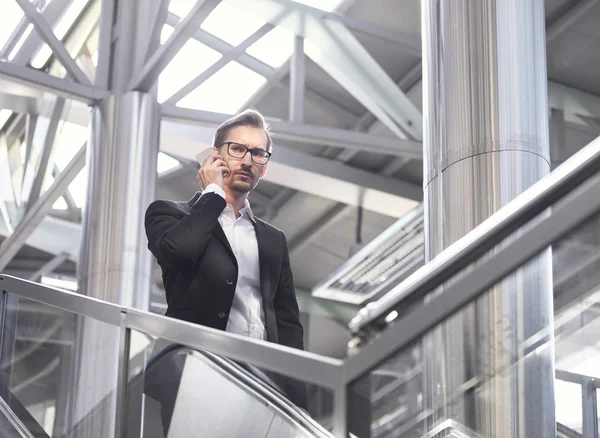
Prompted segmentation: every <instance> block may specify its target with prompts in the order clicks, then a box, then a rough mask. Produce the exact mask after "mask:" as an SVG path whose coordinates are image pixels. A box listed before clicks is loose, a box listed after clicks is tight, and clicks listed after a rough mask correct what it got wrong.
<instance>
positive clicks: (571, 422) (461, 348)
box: [351, 216, 600, 438]
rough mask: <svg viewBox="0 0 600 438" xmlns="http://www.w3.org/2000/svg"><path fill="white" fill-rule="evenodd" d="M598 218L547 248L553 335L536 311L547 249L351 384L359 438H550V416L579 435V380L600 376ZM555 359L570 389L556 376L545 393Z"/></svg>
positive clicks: (543, 284)
mask: <svg viewBox="0 0 600 438" xmlns="http://www.w3.org/2000/svg"><path fill="white" fill-rule="evenodd" d="M598 218H599V217H598V216H595V217H593V218H592V219H590V220H588V221H586V222H585V223H584V224H583V225H582V226H580V227H578V228H576V229H574V230H573V231H572V232H570V233H569V234H568V235H567V236H565V237H564V238H562V239H561V240H560V241H559V242H557V243H556V244H554V245H553V246H552V253H553V254H552V260H553V277H554V278H553V280H554V281H553V284H554V289H553V293H554V328H553V329H554V334H555V336H554V338H553V337H552V336H549V335H548V331H549V329H550V327H551V326H549V325H548V323H547V318H546V319H545V318H544V314H547V313H546V312H540V311H539V310H540V309H543V306H544V302H545V301H544V299H543V297H544V295H543V293H542V292H543V291H544V290H547V289H546V288H547V287H548V283H549V280H550V277H551V275H549V272H548V269H549V266H550V265H549V264H548V261H549V259H550V251H549V250H546V251H543V252H542V253H541V254H540V255H539V256H538V257H536V258H535V259H533V260H532V261H530V262H529V263H527V264H526V265H524V266H523V267H521V268H519V269H518V270H517V271H516V272H514V273H512V274H510V275H509V276H507V277H506V278H505V279H503V280H502V281H500V282H498V283H497V284H496V285H495V286H494V287H493V288H491V289H490V290H489V291H487V292H485V293H484V294H482V295H481V296H480V297H479V298H478V299H477V300H476V301H475V302H474V303H471V304H469V305H468V306H465V308H463V309H462V310H461V311H459V312H457V313H456V314H455V315H453V316H452V317H450V318H448V319H447V320H446V321H444V322H443V323H441V324H439V325H438V326H437V327H436V328H434V329H432V330H430V331H429V332H428V333H427V334H426V335H424V336H422V337H421V338H420V339H418V340H417V341H415V342H414V343H413V344H411V345H409V346H407V347H405V348H404V349H403V350H402V351H400V352H398V353H396V354H395V355H393V357H392V358H390V359H389V360H387V361H386V362H385V363H382V364H380V365H379V366H378V367H377V368H376V369H375V370H373V371H372V372H371V373H369V374H368V375H367V376H364V377H363V378H361V379H360V380H359V381H357V382H356V383H355V385H354V386H353V387H352V388H351V391H352V394H353V395H354V396H356V395H357V394H358V395H360V394H366V396H367V397H368V400H369V402H370V404H371V412H370V415H371V419H370V428H369V430H368V431H366V432H365V433H362V434H361V433H359V434H358V436H360V437H371V438H373V437H383V436H389V434H390V433H392V432H391V431H394V432H393V433H394V436H405V435H404V434H406V436H424V435H426V434H428V433H429V434H431V436H436V437H437V436H446V435H444V434H451V433H454V434H455V435H450V436H466V437H471V436H478V437H479V436H481V437H492V436H551V434H552V433H553V432H552V430H553V426H552V425H551V424H549V423H548V421H547V419H548V418H551V413H548V411H549V410H553V411H555V415H556V421H557V422H558V425H557V427H559V428H560V429H561V430H562V431H563V432H564V433H565V434H571V433H572V432H576V433H580V432H581V428H582V393H581V391H582V390H581V386H580V384H579V383H577V382H578V379H579V377H578V375H581V376H591V377H595V378H598V377H600V338H599V337H598V333H599V332H600V310H599V309H600V306H599V300H600V288H599V285H600V269H599V268H600V257H599V256H598V254H600V226H599V223H598ZM530 226H532V223H529V224H527V227H530ZM469 269H470V268H469ZM462 275H464V272H463V273H459V274H458V275H457V276H455V278H453V279H451V280H450V281H449V282H448V283H447V284H446V286H444V287H447V285H448V284H453V283H454V282H455V281H456V279H457V278H458V277H459V276H462ZM401 319H402V318H398V320H397V321H399V320H401ZM545 320H546V322H544V321H545ZM397 321H396V323H397ZM553 361H554V364H555V369H556V370H560V371H565V372H568V373H571V374H567V373H562V375H563V376H564V375H565V374H567V375H568V376H569V375H570V376H574V377H573V379H575V380H576V383H573V382H572V381H571V380H569V381H568V382H567V381H563V380H558V379H556V380H555V387H554V393H551V392H550V391H549V390H550V389H551V383H550V381H551V379H553V375H552V374H551V372H552V365H553ZM554 394H555V400H554V402H553V401H552V397H553V396H554ZM352 409H353V410H358V411H360V409H359V408H358V407H357V406H356V403H355V402H352ZM351 412H352V411H351ZM354 416H355V415H354V414H351V418H353V417H354ZM535 418H537V420H533V419H535ZM542 419H544V420H543V421H542ZM546 428H549V429H546ZM438 434H439V435H438ZM521 434H524V435H521ZM427 436H429V435H427ZM569 436H570V435H569Z"/></svg>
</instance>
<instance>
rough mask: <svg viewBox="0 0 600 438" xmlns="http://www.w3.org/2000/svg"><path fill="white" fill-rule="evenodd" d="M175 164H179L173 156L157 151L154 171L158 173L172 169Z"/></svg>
mask: <svg viewBox="0 0 600 438" xmlns="http://www.w3.org/2000/svg"><path fill="white" fill-rule="evenodd" d="M177 166H179V161H177V160H176V159H175V158H172V157H169V156H168V155H167V154H163V153H162V152H159V153H158V161H157V165H156V171H157V172H158V173H159V174H161V173H164V172H166V171H168V170H171V169H174V168H176V167H177Z"/></svg>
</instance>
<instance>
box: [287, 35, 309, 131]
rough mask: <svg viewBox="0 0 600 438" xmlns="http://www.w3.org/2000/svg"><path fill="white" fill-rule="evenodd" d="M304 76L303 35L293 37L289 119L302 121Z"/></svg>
mask: <svg viewBox="0 0 600 438" xmlns="http://www.w3.org/2000/svg"><path fill="white" fill-rule="evenodd" d="M305 77H306V58H305V56H304V37H303V36H298V35H296V36H295V37H294V53H293V54H292V59H291V65H290V114H289V116H290V120H291V121H292V122H298V123H302V122H303V121H304V82H305V80H306V79H305Z"/></svg>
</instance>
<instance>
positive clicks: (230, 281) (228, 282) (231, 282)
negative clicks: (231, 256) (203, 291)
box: [225, 280, 233, 286]
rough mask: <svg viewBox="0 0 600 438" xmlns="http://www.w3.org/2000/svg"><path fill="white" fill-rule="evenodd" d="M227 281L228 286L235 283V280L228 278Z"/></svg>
mask: <svg viewBox="0 0 600 438" xmlns="http://www.w3.org/2000/svg"><path fill="white" fill-rule="evenodd" d="M225 283H227V285H228V286H231V285H232V284H233V280H227V281H226V282H225Z"/></svg>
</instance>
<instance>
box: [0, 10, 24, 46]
mask: <svg viewBox="0 0 600 438" xmlns="http://www.w3.org/2000/svg"><path fill="white" fill-rule="evenodd" d="M21 18H23V11H22V10H21V8H20V7H19V5H18V4H17V2H16V1H14V0H12V1H9V2H7V1H3V2H2V13H1V14H0V47H4V45H5V44H6V42H7V41H8V39H9V38H10V36H11V34H12V33H13V31H14V30H15V27H17V23H18V22H19V21H21Z"/></svg>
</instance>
